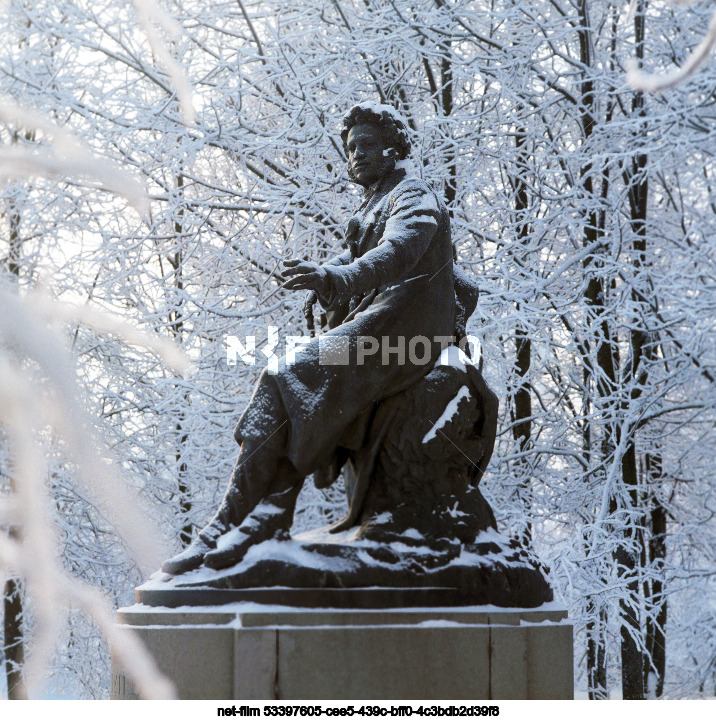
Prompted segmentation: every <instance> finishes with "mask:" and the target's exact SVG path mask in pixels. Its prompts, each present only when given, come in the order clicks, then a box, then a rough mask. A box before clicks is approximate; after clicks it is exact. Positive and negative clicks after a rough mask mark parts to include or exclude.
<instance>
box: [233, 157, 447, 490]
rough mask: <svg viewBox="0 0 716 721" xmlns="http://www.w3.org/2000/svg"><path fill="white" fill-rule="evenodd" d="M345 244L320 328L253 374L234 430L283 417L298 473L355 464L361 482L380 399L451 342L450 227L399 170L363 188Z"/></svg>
mask: <svg viewBox="0 0 716 721" xmlns="http://www.w3.org/2000/svg"><path fill="white" fill-rule="evenodd" d="M346 240H347V242H348V246H349V250H347V251H346V252H345V253H343V254H342V255H340V256H338V257H337V258H336V259H334V260H333V261H331V262H330V263H327V264H326V265H325V266H324V267H326V269H327V271H328V276H329V279H330V281H331V283H330V285H331V287H330V291H329V292H328V293H327V295H325V296H319V301H320V302H321V305H322V306H323V307H324V308H325V309H326V311H327V315H328V321H329V327H330V330H329V331H328V332H326V333H323V334H321V335H320V336H318V337H316V338H313V339H312V340H311V342H310V343H309V344H307V345H305V346H303V347H302V348H300V350H299V351H298V352H297V353H296V355H295V361H293V362H291V363H287V360H286V359H285V358H284V359H283V360H282V361H281V362H280V364H279V372H278V373H277V374H274V375H271V374H269V373H268V372H267V371H266V370H264V371H263V373H262V374H261V376H260V378H259V381H258V383H257V386H256V389H255V391H254V395H253V397H252V400H251V402H250V403H249V405H248V406H247V408H246V410H245V412H244V414H243V415H242V417H241V419H240V420H239V423H238V425H237V427H236V431H235V437H236V439H237V441H239V442H241V441H242V439H246V438H251V439H255V440H258V441H260V440H261V439H262V438H263V437H266V434H267V433H271V432H273V431H274V430H275V429H276V428H278V426H279V424H283V425H285V421H286V420H287V421H288V426H289V431H288V433H287V435H286V436H285V438H286V439H287V440H286V447H285V449H283V450H284V452H285V455H286V456H287V457H288V458H289V459H290V460H291V462H292V463H293V465H294V466H295V467H296V468H297V469H298V470H299V471H300V472H301V473H302V474H305V475H308V474H310V473H314V472H316V471H319V469H321V468H325V467H326V466H330V465H331V464H333V466H334V468H335V466H336V463H335V460H336V458H337V457H338V458H339V459H340V463H339V466H340V465H342V463H343V461H344V460H346V459H347V458H349V457H350V458H351V459H352V460H353V461H354V462H355V460H356V456H358V467H359V475H360V466H361V465H362V467H363V475H365V472H366V469H367V468H368V466H369V465H370V462H365V458H364V462H363V463H362V464H361V459H360V455H361V453H363V455H364V456H365V454H366V450H368V455H370V452H369V451H370V449H366V443H368V442H370V443H372V445H375V440H376V438H378V437H379V436H380V432H379V429H378V431H377V432H376V429H375V427H373V428H371V424H372V423H373V424H374V422H375V419H376V410H377V408H378V405H379V403H380V401H381V400H383V399H385V398H387V397H388V396H391V395H393V394H395V393H398V392H399V391H401V390H403V389H405V388H407V387H408V386H410V385H411V384H412V383H414V382H415V381H416V380H418V379H419V378H421V377H422V376H424V375H425V374H427V373H428V372H429V371H430V370H431V369H432V367H433V366H434V364H435V361H436V360H437V359H438V358H439V357H440V352H441V348H442V347H444V346H445V345H446V344H447V338H446V337H450V336H454V334H455V313H456V304H455V289H454V276H453V262H452V258H453V251H452V244H451V241H450V219H449V215H448V212H447V210H446V208H445V206H444V205H443V204H442V202H441V201H440V200H439V198H438V197H437V196H436V194H435V193H434V192H433V191H432V190H431V189H430V188H429V187H428V186H427V185H426V184H425V183H424V182H423V181H422V180H420V179H418V178H414V177H408V176H407V174H406V171H405V170H403V169H401V168H398V169H396V170H395V171H394V172H392V173H391V174H389V175H387V176H386V177H384V178H383V179H382V180H380V181H378V183H376V184H375V186H373V187H371V188H369V189H367V191H366V196H365V200H364V202H363V205H362V206H361V208H360V209H359V211H358V213H357V214H356V216H355V217H354V218H353V219H352V220H351V222H350V223H349V226H348V231H347V232H346ZM401 349H402V352H401ZM263 396H267V397H269V396H270V397H271V398H273V399H274V400H273V401H272V402H271V404H270V406H274V405H276V403H278V404H279V405H281V406H282V407H281V408H279V409H275V408H273V407H270V406H269V405H267V403H266V402H265V401H263V400H262V397H263ZM278 399H280V400H278ZM267 415H270V416H271V418H270V423H268V422H267V421H268V420H269V419H267V417H266V416H267ZM370 439H372V440H370ZM318 475H320V473H319V474H318ZM354 494H355V491H354V492H353V493H352V492H351V489H350V488H349V497H350V496H351V495H354Z"/></svg>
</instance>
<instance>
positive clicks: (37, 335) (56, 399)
mask: <svg viewBox="0 0 716 721" xmlns="http://www.w3.org/2000/svg"><path fill="white" fill-rule="evenodd" d="M0 304H1V305H2V307H3V309H4V313H3V315H2V317H0V406H2V408H3V415H2V418H0V423H2V424H3V427H4V429H5V431H6V433H7V437H8V440H9V444H10V449H11V456H12V459H13V488H14V494H13V495H14V497H13V499H12V502H10V503H5V504H3V506H2V509H1V510H2V520H3V522H4V523H5V524H8V525H12V526H14V527H15V528H17V529H18V530H19V540H15V539H12V538H2V539H0V566H3V567H5V568H6V569H7V570H8V571H9V572H10V573H14V574H18V575H21V576H22V577H23V578H24V579H25V581H26V585H27V590H28V593H30V594H31V595H32V597H33V599H34V606H35V608H36V623H35V635H34V643H33V645H32V648H33V651H32V655H31V656H30V658H29V659H28V662H27V667H26V669H25V674H26V677H27V680H28V685H29V686H30V688H36V687H37V685H38V684H39V683H40V681H41V679H42V676H43V673H44V669H45V668H46V667H47V664H48V662H49V660H50V657H51V654H52V651H53V649H54V646H55V644H56V642H57V639H58V635H59V631H60V628H61V621H62V615H63V609H64V608H65V607H70V606H75V607H79V608H80V609H82V610H84V611H85V612H86V613H88V615H90V617H92V618H93V619H94V621H95V622H96V623H97V624H98V625H99V627H100V628H101V630H102V631H103V632H104V633H105V635H107V637H108V638H109V639H110V641H111V642H112V645H113V652H114V654H115V658H116V659H117V661H118V662H119V663H120V664H121V665H122V666H123V668H124V670H125V672H126V673H127V675H128V676H130V677H131V678H132V680H133V681H134V683H135V685H136V688H137V689H138V691H139V692H140V694H142V696H144V697H145V698H172V697H173V696H174V692H173V689H172V687H171V684H169V682H168V681H167V680H166V679H165V678H164V677H163V676H162V675H161V674H160V673H159V672H158V670H157V668H156V665H155V664H154V661H153V660H152V658H151V657H150V656H149V654H148V653H147V652H146V651H145V650H144V648H143V647H142V645H141V642H140V641H139V640H138V639H136V638H135V637H133V636H132V634H131V633H127V632H125V631H122V632H121V633H119V632H117V631H115V630H114V627H113V614H112V611H111V609H110V608H109V605H108V604H107V602H106V601H105V600H104V599H103V597H102V596H101V594H100V593H99V592H98V591H96V590H94V589H91V588H90V587H88V586H87V585H86V584H85V583H82V582H80V581H78V580H77V579H74V578H71V577H69V576H68V575H66V574H65V573H64V572H63V571H62V569H61V567H60V564H59V562H58V560H57V559H58V557H59V553H58V551H57V549H56V546H55V543H54V540H53V538H52V533H51V529H52V522H51V519H52V513H51V510H50V509H51V505H52V504H51V502H50V499H49V496H48V492H47V490H46V487H45V478H46V477H47V467H46V464H45V460H44V459H45V456H46V454H45V452H44V448H43V447H42V445H41V443H40V441H39V439H40V437H41V435H42V431H43V430H44V429H46V428H47V427H48V426H49V427H51V428H52V430H53V432H54V434H55V435H56V436H57V437H58V438H59V439H60V440H61V441H62V442H63V449H64V450H65V452H66V454H67V456H68V458H69V460H70V461H71V462H72V463H73V464H74V467H75V468H76V476H77V483H78V484H79V485H80V486H82V489H83V491H84V492H85V493H86V494H87V495H89V496H91V497H92V498H93V500H94V501H95V503H96V504H97V506H98V507H100V508H101V509H102V512H103V514H104V515H105V517H106V518H107V519H108V520H109V521H110V522H111V523H112V524H113V525H114V527H115V529H116V530H117V531H118V533H119V534H120V535H121V536H122V538H123V539H124V540H125V542H126V543H127V545H128V546H129V548H130V549H132V551H133V552H134V555H135V556H136V557H137V558H138V559H139V561H140V563H141V564H142V565H145V566H147V567H156V565H157V563H158V562H159V560H160V559H161V558H162V557H163V556H164V555H165V553H164V550H163V548H162V543H161V540H160V539H159V538H158V537H156V536H155V534H154V532H153V530H152V524H151V523H150V522H149V521H148V519H147V518H145V517H144V515H143V514H142V513H141V510H140V509H141V504H140V501H139V498H138V496H137V494H136V493H135V492H134V491H133V490H132V489H131V488H130V487H129V486H128V485H127V484H126V483H124V482H123V480H122V479H121V477H120V475H119V473H118V472H117V471H116V470H115V469H114V466H113V465H112V464H111V463H109V462H108V461H107V459H106V453H104V452H103V451H102V450H101V444H100V443H99V441H98V439H97V438H96V434H95V433H94V431H93V429H92V422H91V418H90V417H89V416H88V414H87V413H86V412H85V411H84V409H83V406H82V403H81V401H80V398H79V391H78V388H77V383H76V380H75V373H74V364H73V361H72V358H71V356H70V354H69V352H68V351H67V349H66V347H65V343H64V342H63V339H62V337H61V335H60V334H59V332H58V331H57V329H55V328H53V327H52V326H50V325H48V323H47V322H46V320H45V318H44V317H43V316H46V315H47V314H48V310H47V302H46V301H45V300H41V301H40V302H38V301H34V304H33V303H28V302H27V300H25V299H22V298H20V297H19V296H17V295H16V294H14V293H11V292H7V291H0ZM55 306H56V308H62V306H61V304H57V303H56V304H55ZM38 309H39V310H40V311H41V312H38ZM52 315H54V317H56V318H57V317H65V318H73V319H76V318H77V317H78V313H77V308H74V307H71V308H69V309H65V310H64V312H57V311H56V312H55V313H54V314H52ZM79 315H80V317H81V319H82V321H83V322H85V323H91V322H92V321H93V320H96V321H97V325H98V326H100V327H101V328H102V329H110V330H111V331H112V332H114V333H119V334H120V335H124V336H127V337H128V339H129V340H130V342H132V343H135V344H136V343H139V342H140V341H142V340H143V339H145V336H144V335H143V334H140V333H139V332H136V331H135V332H134V333H128V332H127V329H126V327H125V324H124V323H123V322H121V321H116V322H110V321H109V319H108V318H107V316H105V315H104V314H99V313H97V312H93V313H88V314H84V315H81V314H79ZM151 345H153V346H154V349H155V350H159V351H160V352H162V354H163V355H164V356H165V357H169V358H170V359H171V361H172V363H173V364H174V365H176V366H180V367H185V365H186V363H185V362H181V360H180V359H179V358H178V355H177V354H174V355H172V354H170V353H167V350H166V348H165V347H164V345H165V344H164V343H160V342H153V343H151ZM28 361H30V364H29V365H28V363H27V362H28ZM35 367H36V368H38V371H33V370H32V368H35Z"/></svg>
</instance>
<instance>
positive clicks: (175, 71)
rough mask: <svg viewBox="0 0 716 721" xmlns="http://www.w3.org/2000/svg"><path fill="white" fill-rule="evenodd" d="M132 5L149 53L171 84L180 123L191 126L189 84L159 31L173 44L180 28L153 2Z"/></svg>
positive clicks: (138, 0) (137, 0)
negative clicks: (178, 107) (180, 119)
mask: <svg viewBox="0 0 716 721" xmlns="http://www.w3.org/2000/svg"><path fill="white" fill-rule="evenodd" d="M133 2H134V7H135V9H136V11H137V16H138V17H139V23H140V25H141V26H142V29H143V30H144V33H145V35H146V36H147V40H148V41H149V46H150V47H151V49H152V52H153V53H154V56H155V57H156V59H157V61H158V62H159V64H160V66H161V67H162V68H163V69H164V70H165V71H166V73H167V74H168V75H169V77H170V78H171V80H172V83H173V84H174V88H175V90H176V93H177V99H178V101H179V105H180V107H181V111H182V116H183V117H184V122H185V123H186V125H191V124H192V123H194V121H195V119H196V112H195V110H194V102H193V90H192V87H191V83H190V82H189V79H188V78H187V76H186V73H185V72H184V69H183V68H182V66H181V65H180V64H179V62H177V60H176V59H175V58H174V56H173V55H172V54H171V51H170V50H169V46H168V45H167V43H166V41H165V40H164V38H163V37H162V35H161V33H160V32H159V29H161V30H162V31H163V32H164V33H165V35H166V36H167V38H168V39H169V40H170V41H174V42H176V41H178V40H179V39H180V38H181V36H182V29H181V27H180V26H179V24H178V23H177V22H176V20H174V18H173V17H172V16H171V15H169V13H167V11H166V10H164V9H163V8H162V7H160V6H159V5H158V4H157V3H156V2H155V0H133Z"/></svg>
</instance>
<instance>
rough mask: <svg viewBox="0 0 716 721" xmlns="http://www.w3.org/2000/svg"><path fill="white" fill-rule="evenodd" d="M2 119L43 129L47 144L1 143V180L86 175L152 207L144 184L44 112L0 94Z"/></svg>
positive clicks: (141, 208)
mask: <svg viewBox="0 0 716 721" xmlns="http://www.w3.org/2000/svg"><path fill="white" fill-rule="evenodd" d="M0 122H4V123H8V124H11V125H15V126H18V127H22V128H25V129H27V130H31V131H35V132H39V133H41V134H42V136H43V137H44V138H45V139H46V140H47V144H42V145H38V146H37V147H28V146H25V145H17V144H14V145H6V146H0V182H1V181H3V180H9V179H12V180H17V179H19V178H31V177H38V176H39V177H45V178H70V177H77V178H85V179H87V180H89V181H91V182H94V183H99V185H100V186H101V187H102V188H104V189H106V190H109V191H111V192H113V193H116V194H117V195H121V196H123V197H124V198H126V199H127V200H128V201H129V203H131V205H132V206H133V207H134V208H136V210H137V211H138V212H139V213H142V214H144V213H146V212H147V210H148V208H149V201H148V198H147V194H146V191H145V189H144V186H143V185H142V184H141V183H140V182H139V181H138V180H137V179H136V178H135V177H134V176H133V175H132V174H131V173H129V172H127V171H126V170H123V169H121V168H119V167H118V166H117V165H115V164H114V163H112V162H110V161H109V160H106V159H104V158H100V157H98V156H97V155H95V154H94V153H92V152H91V151H90V150H89V149H88V148H87V147H86V146H85V145H84V144H83V143H81V142H80V140H79V139H78V138H77V137H75V136H74V135H73V134H72V133H70V132H69V131H67V130H65V129H64V128H61V127H59V126H58V125H56V124H55V123H53V122H51V121H50V120H48V119H47V118H46V117H44V116H43V115H41V114H40V113H36V112H33V111H32V110H30V109H28V108H25V107H22V106H21V105H19V104H18V103H16V102H15V101H14V100H12V99H11V98H8V97H0Z"/></svg>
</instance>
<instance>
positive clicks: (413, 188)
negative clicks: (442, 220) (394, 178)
mask: <svg viewBox="0 0 716 721" xmlns="http://www.w3.org/2000/svg"><path fill="white" fill-rule="evenodd" d="M399 201H400V202H401V203H405V202H409V203H418V204H420V205H423V206H425V205H427V206H430V207H431V209H434V210H438V211H440V210H442V207H443V203H442V201H441V200H440V197H439V196H438V194H437V193H436V192H435V191H434V190H433V189H432V188H431V187H430V186H429V185H428V184H427V183H426V182H425V181H424V180H423V179H422V178H419V177H418V176H417V175H406V176H405V177H404V178H403V179H402V180H401V181H400V182H399V183H398V184H397V185H396V186H395V187H394V188H393V189H392V190H391V191H390V193H389V194H388V204H389V205H394V204H395V203H397V202H399Z"/></svg>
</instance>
